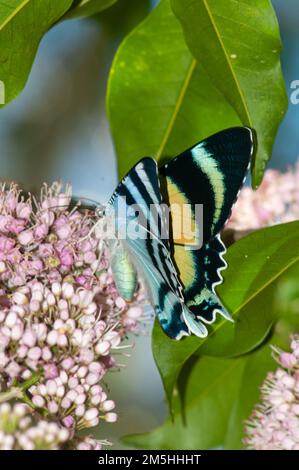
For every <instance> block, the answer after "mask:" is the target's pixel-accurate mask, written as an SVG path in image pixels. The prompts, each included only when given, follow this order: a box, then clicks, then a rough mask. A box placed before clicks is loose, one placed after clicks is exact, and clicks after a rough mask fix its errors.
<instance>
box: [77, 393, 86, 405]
mask: <svg viewBox="0 0 299 470" xmlns="http://www.w3.org/2000/svg"><path fill="white" fill-rule="evenodd" d="M85 400H86V395H84V393H80V394H79V395H77V397H76V398H75V403H76V405H83V403H84V402H85Z"/></svg>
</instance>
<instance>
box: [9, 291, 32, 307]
mask: <svg viewBox="0 0 299 470" xmlns="http://www.w3.org/2000/svg"><path fill="white" fill-rule="evenodd" d="M12 301H13V302H14V303H16V304H17V305H26V304H27V303H28V299H27V297H26V295H25V294H22V293H21V292H15V293H14V294H13V296H12Z"/></svg>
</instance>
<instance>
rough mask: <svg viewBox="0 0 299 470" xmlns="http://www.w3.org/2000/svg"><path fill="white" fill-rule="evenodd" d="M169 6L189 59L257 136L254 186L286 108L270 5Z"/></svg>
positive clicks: (205, 2)
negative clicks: (188, 49) (199, 67)
mask: <svg viewBox="0 0 299 470" xmlns="http://www.w3.org/2000/svg"><path fill="white" fill-rule="evenodd" d="M171 5H172V7H173V10H174V12H175V14H176V16H177V17H178V19H179V20H180V21H181V23H182V27H183V30H184V33H185V38H186V42H187V44H188V45H189V47H190V50H191V51H192V53H193V55H194V57H195V58H196V59H197V60H198V61H200V63H201V64H202V66H203V68H204V69H205V71H206V73H207V74H208V76H209V77H210V80H211V81H212V82H213V83H214V85H216V87H217V88H218V89H219V90H220V91H221V92H222V93H223V95H224V96H225V97H226V99H227V100H228V101H229V103H230V104H231V105H232V106H233V107H234V109H235V110H236V112H237V113H238V115H239V117H240V119H241V121H242V122H243V124H244V125H248V126H250V127H252V128H254V129H255V130H256V132H257V137H258V152H257V155H256V160H255V162H254V165H253V166H252V177H253V185H254V186H256V185H258V184H259V183H260V181H261V179H262V176H263V172H264V169H265V166H266V163H267V161H268V160H269V156H270V155H271V150H272V145H273V142H274V138H275V135H276V132H277V128H278V125H279V124H280V121H281V120H282V118H283V116H284V113H285V111H286V108H287V96H286V91H285V86H284V81H283V77H282V73H281V67H280V51H281V41H280V34H279V27H278V23H277V19H276V16H275V12H274V10H273V7H272V5H271V1H270V0H250V1H244V0H171Z"/></svg>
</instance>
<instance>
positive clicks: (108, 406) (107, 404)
mask: <svg viewBox="0 0 299 470" xmlns="http://www.w3.org/2000/svg"><path fill="white" fill-rule="evenodd" d="M114 408H115V403H114V401H113V400H106V401H104V403H102V405H101V409H102V410H103V411H111V410H114Z"/></svg>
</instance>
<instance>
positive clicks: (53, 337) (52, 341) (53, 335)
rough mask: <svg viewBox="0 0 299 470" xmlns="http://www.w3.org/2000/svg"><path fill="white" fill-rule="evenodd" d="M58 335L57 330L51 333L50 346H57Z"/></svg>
mask: <svg viewBox="0 0 299 470" xmlns="http://www.w3.org/2000/svg"><path fill="white" fill-rule="evenodd" d="M57 339H58V333H57V331H55V330H52V331H50V333H49V334H48V336H47V343H48V345H49V346H55V344H57Z"/></svg>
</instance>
